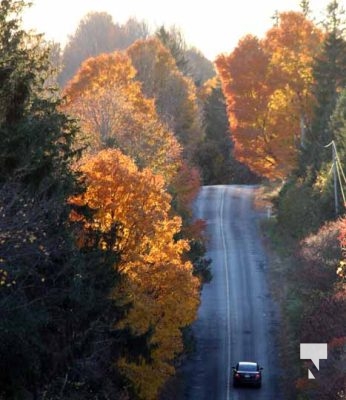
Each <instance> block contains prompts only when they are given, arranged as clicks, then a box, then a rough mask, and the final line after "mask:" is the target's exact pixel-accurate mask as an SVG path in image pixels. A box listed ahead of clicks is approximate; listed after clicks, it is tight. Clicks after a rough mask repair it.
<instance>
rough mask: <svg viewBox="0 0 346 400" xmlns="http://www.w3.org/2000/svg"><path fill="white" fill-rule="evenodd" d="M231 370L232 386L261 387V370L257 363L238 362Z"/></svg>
mask: <svg viewBox="0 0 346 400" xmlns="http://www.w3.org/2000/svg"><path fill="white" fill-rule="evenodd" d="M232 369H233V386H234V387H237V386H241V385H244V386H245V385H249V386H256V387H258V388H259V387H261V385H262V370H263V368H262V367H260V366H259V365H258V363H257V362H250V361H240V362H238V364H237V365H236V366H235V367H233V368H232Z"/></svg>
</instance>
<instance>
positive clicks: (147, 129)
mask: <svg viewBox="0 0 346 400" xmlns="http://www.w3.org/2000/svg"><path fill="white" fill-rule="evenodd" d="M135 75H136V71H135V69H134V67H133V66H132V64H131V61H130V59H129V58H128V57H127V56H126V55H125V54H123V53H120V52H115V53H112V54H102V55H100V56H98V57H94V58H90V59H88V60H86V61H85V62H84V63H83V64H82V66H81V68H80V69H79V71H78V72H77V74H76V75H75V77H74V78H73V79H72V80H71V81H70V82H69V83H68V84H67V87H66V89H65V92H64V94H65V97H66V103H65V108H66V109H67V111H68V112H69V113H71V114H73V115H74V116H76V117H78V118H79V119H80V121H81V126H82V130H83V132H84V133H85V134H86V135H87V141H88V142H89V143H90V148H89V151H90V152H95V151H99V150H100V149H102V148H105V147H117V148H120V149H121V151H122V152H123V153H124V154H127V155H129V156H130V157H131V158H132V159H134V160H135V161H136V164H137V165H138V166H139V167H141V168H145V167H148V168H151V169H152V170H153V171H154V172H155V173H160V174H162V175H163V176H164V177H165V179H166V180H167V181H169V180H170V179H171V178H172V176H174V174H175V172H176V169H177V167H178V165H179V163H180V154H181V148H180V145H179V144H178V142H177V140H176V138H175V137H174V135H173V133H172V132H171V131H169V129H168V128H167V126H166V125H164V124H163V123H162V122H161V121H160V119H159V117H158V115H157V113H156V109H155V104H154V101H153V100H150V99H148V98H146V97H144V95H143V93H142V91H141V85H140V84H139V83H138V82H137V81H135V79H134V77H135Z"/></svg>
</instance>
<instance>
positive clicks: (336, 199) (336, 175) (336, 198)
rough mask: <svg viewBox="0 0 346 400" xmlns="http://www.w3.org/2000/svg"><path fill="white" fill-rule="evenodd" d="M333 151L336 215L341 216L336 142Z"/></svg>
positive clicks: (333, 144)
mask: <svg viewBox="0 0 346 400" xmlns="http://www.w3.org/2000/svg"><path fill="white" fill-rule="evenodd" d="M332 149H333V178H334V203H335V215H336V216H337V215H339V199H338V171H337V168H338V166H337V159H336V148H335V143H334V140H333V142H332Z"/></svg>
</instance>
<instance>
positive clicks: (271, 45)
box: [216, 12, 322, 178]
mask: <svg viewBox="0 0 346 400" xmlns="http://www.w3.org/2000/svg"><path fill="white" fill-rule="evenodd" d="M321 40H322V33H321V31H319V29H317V28H316V26H315V25H314V24H313V23H312V22H311V21H309V20H308V19H307V18H306V17H305V16H304V15H303V14H302V13H298V12H286V13H281V14H279V20H278V24H277V26H274V27H273V28H271V29H270V30H269V31H268V32H267V34H266V36H265V38H264V39H263V40H259V39H258V38H256V37H254V36H246V37H245V38H243V39H242V40H241V41H240V42H239V44H238V46H237V48H236V49H235V50H234V51H233V52H232V53H231V54H230V55H228V56H226V55H221V56H220V57H218V59H217V60H216V65H217V68H218V71H219V74H220V77H221V80H222V83H223V90H224V93H225V96H226V99H227V104H228V111H229V119H230V126H231V130H232V134H233V137H234V142H235V155H236V157H237V158H238V159H239V160H240V161H242V162H244V163H246V164H248V166H249V167H250V168H251V169H252V170H253V171H254V172H256V173H258V174H260V175H263V176H266V177H268V178H284V177H285V176H287V175H288V174H289V173H290V172H291V171H292V169H293V168H294V167H295V165H296V158H297V152H298V149H299V146H300V145H302V146H304V136H305V131H306V130H307V129H308V128H309V123H310V120H311V115H312V109H313V104H314V98H313V94H312V90H311V88H312V82H313V78H312V62H313V57H314V56H315V55H316V52H317V51H318V50H319V46H320V43H321Z"/></svg>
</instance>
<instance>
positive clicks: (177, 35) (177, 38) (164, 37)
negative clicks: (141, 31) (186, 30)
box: [155, 25, 190, 75]
mask: <svg viewBox="0 0 346 400" xmlns="http://www.w3.org/2000/svg"><path fill="white" fill-rule="evenodd" d="M155 36H156V37H157V38H158V39H160V41H161V43H162V44H163V45H164V46H165V47H166V48H167V49H168V50H169V51H170V53H171V55H172V57H173V58H174V59H175V63H176V65H177V67H178V69H179V70H180V71H181V72H182V73H183V74H184V75H189V72H190V69H189V62H188V59H187V58H186V51H187V46H186V43H185V40H184V38H183V35H182V33H181V32H180V31H179V30H178V29H177V28H175V27H174V26H173V27H171V29H170V30H167V29H166V28H165V27H164V26H163V25H162V26H161V27H160V28H159V29H158V30H157V31H156V34H155Z"/></svg>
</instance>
